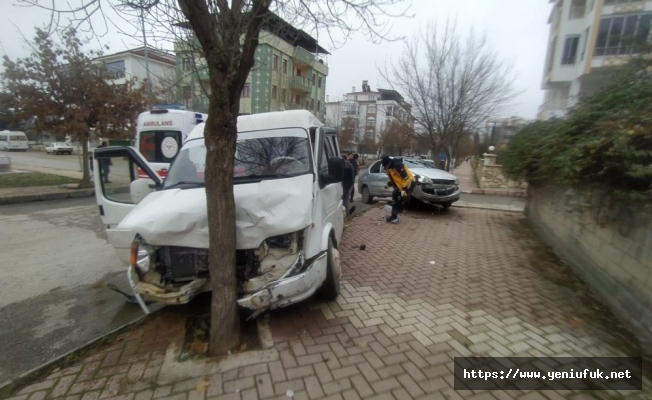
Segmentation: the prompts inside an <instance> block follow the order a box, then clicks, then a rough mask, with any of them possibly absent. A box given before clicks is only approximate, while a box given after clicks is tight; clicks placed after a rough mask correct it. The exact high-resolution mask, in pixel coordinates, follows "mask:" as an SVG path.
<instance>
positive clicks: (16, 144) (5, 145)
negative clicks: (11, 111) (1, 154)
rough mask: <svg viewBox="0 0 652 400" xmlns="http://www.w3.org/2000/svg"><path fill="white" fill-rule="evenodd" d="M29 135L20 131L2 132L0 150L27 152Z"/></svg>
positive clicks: (0, 134)
mask: <svg viewBox="0 0 652 400" xmlns="http://www.w3.org/2000/svg"><path fill="white" fill-rule="evenodd" d="M28 148H29V145H28V143H27V135H25V133H24V132H20V131H2V132H0V150H8V151H27V149H28Z"/></svg>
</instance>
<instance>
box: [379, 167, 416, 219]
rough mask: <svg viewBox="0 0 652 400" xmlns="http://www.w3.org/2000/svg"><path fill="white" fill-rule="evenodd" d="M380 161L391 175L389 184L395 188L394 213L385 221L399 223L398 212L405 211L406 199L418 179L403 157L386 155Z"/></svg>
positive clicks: (393, 196) (389, 175) (393, 195)
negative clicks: (404, 162)
mask: <svg viewBox="0 0 652 400" xmlns="http://www.w3.org/2000/svg"><path fill="white" fill-rule="evenodd" d="M380 163H381V164H382V165H383V168H385V171H386V172H387V176H388V177H389V182H387V186H391V187H393V188H394V191H393V192H392V200H393V203H392V214H391V215H390V216H388V217H386V218H385V221H387V222H391V223H394V224H398V222H399V219H398V214H399V213H400V212H402V211H403V204H404V199H405V198H406V197H407V196H408V195H410V194H411V193H412V191H413V190H414V188H415V186H416V184H417V180H416V178H415V177H414V174H412V172H411V171H410V169H409V168H408V167H406V166H405V164H403V159H402V158H393V157H388V156H385V157H383V158H382V160H381V161H380Z"/></svg>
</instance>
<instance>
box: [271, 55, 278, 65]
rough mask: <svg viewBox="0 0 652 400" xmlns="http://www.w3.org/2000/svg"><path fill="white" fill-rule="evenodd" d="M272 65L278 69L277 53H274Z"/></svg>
mask: <svg viewBox="0 0 652 400" xmlns="http://www.w3.org/2000/svg"><path fill="white" fill-rule="evenodd" d="M272 67H273V68H274V69H278V56H277V55H276V54H274V59H273V61H272Z"/></svg>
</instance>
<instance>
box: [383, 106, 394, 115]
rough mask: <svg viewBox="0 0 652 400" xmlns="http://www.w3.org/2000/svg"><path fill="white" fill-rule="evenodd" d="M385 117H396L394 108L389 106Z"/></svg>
mask: <svg viewBox="0 0 652 400" xmlns="http://www.w3.org/2000/svg"><path fill="white" fill-rule="evenodd" d="M385 115H386V116H388V117H391V116H393V115H394V106H387V107H386V108H385Z"/></svg>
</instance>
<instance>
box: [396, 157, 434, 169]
mask: <svg viewBox="0 0 652 400" xmlns="http://www.w3.org/2000/svg"><path fill="white" fill-rule="evenodd" d="M403 163H404V164H405V165H407V167H408V168H432V169H436V168H435V166H434V165H432V164H429V163H427V162H424V161H421V160H415V159H409V160H405V159H404V160H403Z"/></svg>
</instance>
